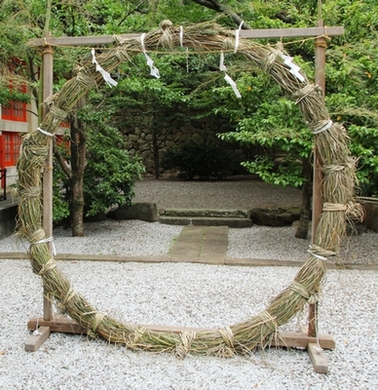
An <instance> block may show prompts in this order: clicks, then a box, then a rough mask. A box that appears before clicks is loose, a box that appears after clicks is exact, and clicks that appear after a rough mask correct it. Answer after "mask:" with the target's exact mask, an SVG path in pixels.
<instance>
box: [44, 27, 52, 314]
mask: <svg viewBox="0 0 378 390" xmlns="http://www.w3.org/2000/svg"><path fill="white" fill-rule="evenodd" d="M48 36H50V33H48ZM52 93H53V48H52V46H46V47H45V48H44V50H43V101H45V100H46V99H47V98H48V97H50V96H51V95H52ZM46 114H47V107H46V106H44V107H43V116H45V115H46ZM49 143H50V145H49V152H48V156H47V159H46V165H45V169H44V171H43V228H44V230H45V234H46V237H52V234H53V227H52V206H53V204H52V182H53V142H52V138H51V137H49ZM48 245H49V246H50V253H51V256H52V244H51V243H48ZM43 318H44V319H45V320H46V321H50V320H52V302H51V299H50V298H49V297H48V296H47V294H46V293H45V294H44V298H43Z"/></svg>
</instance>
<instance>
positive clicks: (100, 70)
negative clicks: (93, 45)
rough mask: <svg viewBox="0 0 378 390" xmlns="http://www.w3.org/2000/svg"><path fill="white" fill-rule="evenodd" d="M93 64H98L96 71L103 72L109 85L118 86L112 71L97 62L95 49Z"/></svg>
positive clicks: (93, 51)
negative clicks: (111, 74)
mask: <svg viewBox="0 0 378 390" xmlns="http://www.w3.org/2000/svg"><path fill="white" fill-rule="evenodd" d="M92 64H96V71H97V72H100V73H101V75H102V77H103V79H104V80H105V82H106V84H108V85H109V87H112V86H114V87H115V86H117V84H118V83H117V81H115V80H113V79H112V77H111V76H110V73H109V72H107V71H106V70H105V69H103V68H102V67H101V66H100V65H99V63H98V62H97V60H96V54H95V49H92Z"/></svg>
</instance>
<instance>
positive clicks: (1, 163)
mask: <svg viewBox="0 0 378 390" xmlns="http://www.w3.org/2000/svg"><path fill="white" fill-rule="evenodd" d="M22 92H25V93H26V87H22ZM32 111H33V109H32V107H31V104H26V103H23V102H17V101H14V102H10V104H9V106H1V105H0V177H1V180H0V188H1V190H0V193H3V191H4V188H5V186H9V185H10V184H12V183H14V182H15V180H16V178H17V170H16V164H17V160H18V158H19V155H20V147H21V137H22V135H23V134H25V133H27V132H28V131H30V129H31V126H32V124H33V123H34V122H37V117H36V116H35V115H34V114H33V113H32ZM33 117H34V118H33Z"/></svg>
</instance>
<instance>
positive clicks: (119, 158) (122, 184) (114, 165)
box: [81, 110, 144, 215]
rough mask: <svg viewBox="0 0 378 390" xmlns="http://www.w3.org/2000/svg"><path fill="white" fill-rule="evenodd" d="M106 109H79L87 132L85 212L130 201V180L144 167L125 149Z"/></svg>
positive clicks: (96, 210)
mask: <svg viewBox="0 0 378 390" xmlns="http://www.w3.org/2000/svg"><path fill="white" fill-rule="evenodd" d="M108 115H109V113H107V112H103V111H97V112H93V111H92V110H90V111H89V112H88V111H87V112H82V113H81V118H82V120H83V121H84V124H85V129H86V133H87V165H86V167H85V171H84V199H85V203H86V210H87V215H95V214H97V213H98V212H100V211H105V210H106V209H107V208H109V207H110V206H112V205H114V204H119V205H121V204H130V203H131V200H132V197H133V196H134V191H133V187H134V183H135V181H136V180H138V179H140V178H141V175H142V173H143V172H144V166H143V165H142V164H141V161H140V158H139V157H138V156H131V155H130V154H129V153H128V152H127V151H126V150H125V144H124V140H123V137H122V135H121V133H120V132H119V130H118V129H116V128H114V127H112V126H110V125H109V124H108V123H107V121H106V119H105V118H106V117H107V116H108Z"/></svg>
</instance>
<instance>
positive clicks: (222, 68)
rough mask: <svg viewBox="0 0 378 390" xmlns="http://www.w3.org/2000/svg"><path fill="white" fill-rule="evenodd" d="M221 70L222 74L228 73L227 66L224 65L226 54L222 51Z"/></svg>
mask: <svg viewBox="0 0 378 390" xmlns="http://www.w3.org/2000/svg"><path fill="white" fill-rule="evenodd" d="M219 69H220V70H221V71H222V72H226V71H227V68H226V66H225V65H224V53H223V51H221V54H220V62H219Z"/></svg>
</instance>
